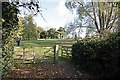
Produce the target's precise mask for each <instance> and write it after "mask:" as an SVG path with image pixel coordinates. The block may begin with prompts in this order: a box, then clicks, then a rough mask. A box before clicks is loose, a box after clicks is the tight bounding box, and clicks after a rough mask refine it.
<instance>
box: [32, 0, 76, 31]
mask: <svg viewBox="0 0 120 80" xmlns="http://www.w3.org/2000/svg"><path fill="white" fill-rule="evenodd" d="M64 4H65V0H45V1H42V2H41V8H42V14H43V16H44V18H45V20H46V21H44V20H43V19H42V18H41V16H40V15H39V14H38V15H37V16H36V17H34V20H35V22H36V24H37V26H41V27H43V28H44V29H45V30H47V29H49V28H51V27H53V28H57V29H58V28H59V27H64V25H65V24H66V23H67V22H68V21H70V20H72V19H73V17H74V16H75V15H74V14H72V13H71V12H70V11H69V10H68V9H67V8H66V7H65V5H64Z"/></svg>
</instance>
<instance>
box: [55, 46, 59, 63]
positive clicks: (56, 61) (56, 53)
mask: <svg viewBox="0 0 120 80" xmlns="http://www.w3.org/2000/svg"><path fill="white" fill-rule="evenodd" d="M58 49H59V45H55V46H54V64H58Z"/></svg>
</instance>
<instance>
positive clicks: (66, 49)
mask: <svg viewBox="0 0 120 80" xmlns="http://www.w3.org/2000/svg"><path fill="white" fill-rule="evenodd" d="M71 51H72V47H71V45H62V47H61V56H66V57H70V56H71Z"/></svg>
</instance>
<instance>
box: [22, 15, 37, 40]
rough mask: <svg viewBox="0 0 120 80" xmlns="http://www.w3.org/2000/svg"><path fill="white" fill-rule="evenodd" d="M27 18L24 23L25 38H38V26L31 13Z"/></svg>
mask: <svg viewBox="0 0 120 80" xmlns="http://www.w3.org/2000/svg"><path fill="white" fill-rule="evenodd" d="M25 18H26V23H25V25H24V28H25V29H24V30H23V39H27V40H30V39H37V36H38V35H37V28H36V25H35V24H34V23H33V18H32V16H31V15H29V16H28V17H25Z"/></svg>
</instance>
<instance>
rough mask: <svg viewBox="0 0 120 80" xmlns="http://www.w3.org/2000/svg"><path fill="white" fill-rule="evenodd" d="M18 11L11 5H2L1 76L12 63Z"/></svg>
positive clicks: (6, 3)
mask: <svg viewBox="0 0 120 80" xmlns="http://www.w3.org/2000/svg"><path fill="white" fill-rule="evenodd" d="M17 13H18V9H17V8H16V5H15V4H13V3H8V2H3V3H2V73H3V74H2V76H3V77H4V72H5V71H6V70H8V69H9V68H10V67H11V66H12V63H13V59H12V57H13V56H12V55H13V50H14V44H13V41H14V40H13V39H14V35H13V34H14V31H15V30H17V29H18V27H17V25H18V18H17Z"/></svg>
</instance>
